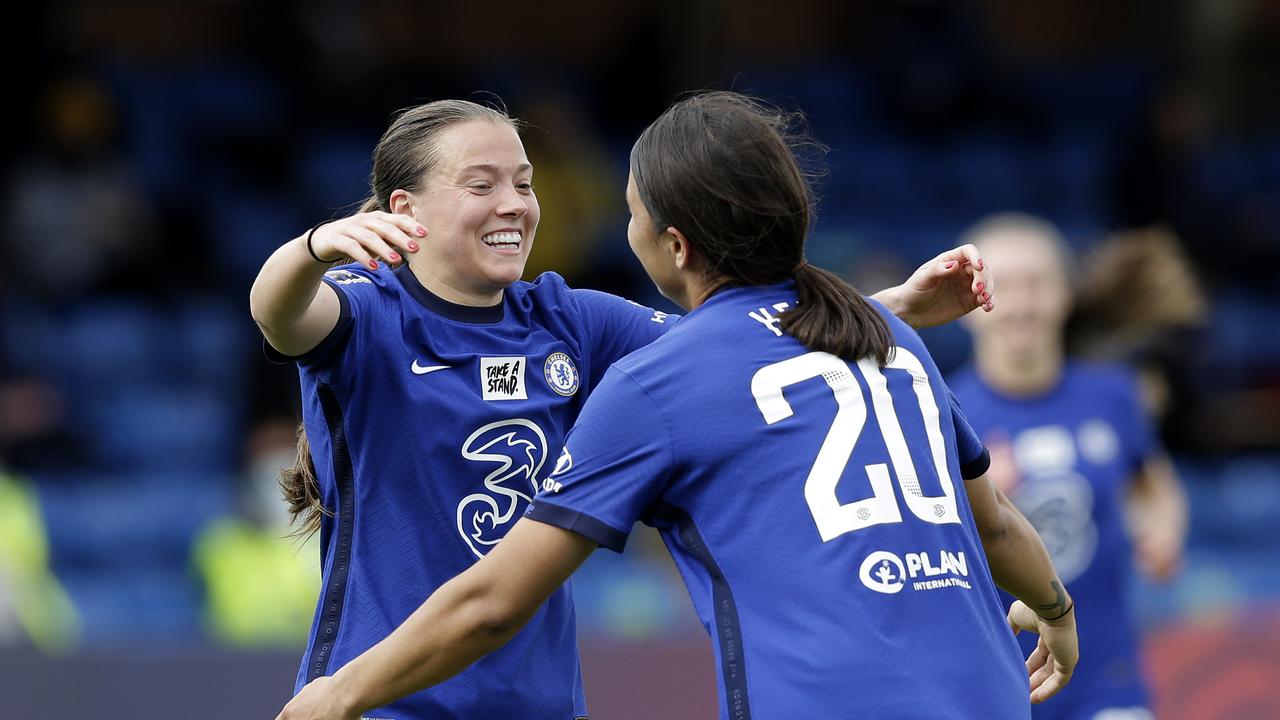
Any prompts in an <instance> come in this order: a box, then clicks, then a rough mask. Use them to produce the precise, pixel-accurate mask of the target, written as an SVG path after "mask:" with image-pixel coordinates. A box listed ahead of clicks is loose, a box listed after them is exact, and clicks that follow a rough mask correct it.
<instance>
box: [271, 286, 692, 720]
mask: <svg viewBox="0 0 1280 720" xmlns="http://www.w3.org/2000/svg"><path fill="white" fill-rule="evenodd" d="M324 281H325V282H326V283H328V284H329V285H330V286H331V287H333V288H334V289H335V290H336V291H337V292H338V298H339V300H340V303H341V312H340V320H339V322H338V325H337V326H336V327H335V328H334V330H333V331H332V332H331V333H330V334H329V336H328V337H327V338H326V339H325V340H324V341H322V342H321V343H320V344H319V345H318V346H317V347H316V348H315V349H314V350H312V351H311V352H309V353H307V354H306V355H305V356H303V357H301V358H295V360H297V363H298V366H299V374H300V376H301V384H302V397H303V421H304V423H305V425H306V431H307V436H308V438H309V439H310V442H311V452H312V457H313V459H314V460H315V465H316V472H317V476H318V479H319V483H320V489H321V494H322V498H323V500H324V504H325V507H326V508H329V509H330V510H332V511H333V514H332V515H331V516H326V517H324V519H323V521H322V524H321V531H320V544H321V552H322V572H323V578H322V580H323V584H322V589H321V594H320V599H319V603H318V607H317V609H316V617H315V622H314V626H313V629H312V633H311V638H310V641H309V642H308V644H307V650H306V654H305V655H304V656H303V661H302V666H301V669H300V670H299V672H298V677H297V684H296V687H295V692H296V691H297V690H300V689H301V688H302V686H303V685H305V684H306V683H307V682H309V681H311V680H313V679H315V678H316V677H319V676H321V675H331V674H333V673H334V672H335V671H336V670H337V669H338V668H340V667H341V666H342V665H344V664H345V663H347V662H349V661H350V660H351V659H353V658H354V657H356V656H357V655H359V654H360V653H362V652H363V651H364V650H366V649H367V648H369V647H370V646H372V645H373V644H375V643H376V642H378V641H379V640H381V639H382V638H384V637H386V636H387V635H388V634H390V633H391V631H392V630H394V629H395V628H396V627H397V626H399V625H400V624H401V623H402V622H403V621H404V620H405V618H407V617H408V616H409V614H410V613H412V612H413V610H415V609H416V608H417V607H418V606H419V605H420V604H421V603H422V601H423V600H424V599H425V598H426V597H428V596H429V595H430V594H431V593H432V592H433V591H434V590H435V589H436V588H437V587H439V586H440V585H442V584H444V583H445V582H446V581H448V580H449V579H450V578H452V577H454V576H455V575H457V574H459V573H461V572H463V571H464V570H466V569H467V568H468V567H470V566H471V565H472V564H473V563H474V562H476V561H477V560H478V559H479V558H480V557H482V556H483V555H484V554H485V553H487V552H488V551H489V549H490V548H492V547H493V546H494V545H495V544H496V543H497V541H498V540H499V539H501V538H502V537H503V536H504V535H505V534H506V532H507V530H509V529H510V527H511V526H512V525H513V524H514V523H515V521H516V520H517V519H519V517H520V516H521V515H522V513H523V511H524V509H525V507H526V506H527V505H528V503H529V500H530V498H532V497H533V495H534V493H535V491H536V487H537V483H538V480H539V478H541V477H543V476H545V475H546V474H548V473H549V472H550V470H551V467H552V465H554V462H555V458H556V456H557V455H558V453H559V451H560V448H561V445H562V442H563V438H564V435H565V433H566V432H567V430H568V428H569V427H570V426H571V425H572V424H573V421H574V419H575V418H576V417H577V415H578V412H579V410H580V409H581V407H582V404H583V401H584V398H585V397H586V395H587V393H588V391H590V390H591V388H592V387H594V386H595V385H596V384H597V383H598V382H599V380H600V378H601V377H602V376H603V374H604V372H605V370H606V369H607V368H608V367H609V365H610V364H611V363H612V362H613V361H614V360H616V359H618V358H620V357H622V356H623V355H625V354H627V353H628V352H630V351H632V350H634V349H635V348H637V347H640V346H642V345H644V344H647V343H649V342H650V341H652V340H653V339H654V338H656V337H658V336H659V335H661V334H662V333H663V332H664V331H665V330H666V329H667V328H668V327H669V326H670V323H672V322H673V321H674V320H675V318H674V317H669V316H667V315H666V314H665V313H661V312H655V311H654V310H652V309H650V308H645V307H641V306H639V305H635V304H633V303H630V302H628V301H625V300H622V299H621V298H617V297H614V296H612V295H608V294H605V293H599V292H594V291H590V290H572V289H569V288H568V287H566V286H565V283H564V281H563V279H561V278H560V277H559V276H558V275H555V274H554V273H547V274H544V275H542V276H541V277H539V278H538V280H537V281H536V282H533V283H526V282H518V283H515V284H514V285H512V286H511V287H509V288H507V290H506V292H505V293H504V299H503V301H502V303H501V304H500V305H498V306H495V307H491V308H476V307H467V306H461V305H455V304H452V303H448V302H446V301H444V300H442V299H441V298H438V297H436V296H435V295H433V294H431V293H430V292H428V291H427V290H426V289H425V288H424V287H422V285H421V284H420V283H419V282H418V281H417V279H416V278H415V277H414V276H413V274H412V273H411V272H410V271H409V270H408V269H407V268H404V267H402V268H400V269H399V270H395V271H392V270H389V269H386V268H384V269H381V270H378V271H370V270H368V269H365V268H362V267H361V266H358V265H348V266H344V267H341V268H337V269H335V270H332V271H330V272H328V273H327V274H326V275H325V278H324ZM585 714H586V711H585V702H584V700H583V693H582V682H581V678H580V669H579V661H578V650H577V642H576V636H575V628H574V614H573V603H572V598H571V592H570V589H569V588H568V586H565V587H563V588H561V589H559V590H557V591H556V593H555V594H554V595H553V596H552V597H551V598H550V600H549V601H548V602H547V603H546V604H545V605H544V606H543V607H542V608H540V609H539V610H538V613H537V615H535V616H534V618H533V620H532V621H531V622H530V623H529V625H528V626H527V627H526V628H524V629H523V630H522V631H521V632H520V633H519V634H517V635H516V636H515V638H514V639H512V641H511V642H510V643H508V644H507V645H506V646H504V647H503V648H502V649H500V650H498V651H497V652H495V653H493V654H491V655H489V656H488V657H486V658H484V659H482V660H480V661H479V662H477V663H475V664H474V665H472V666H471V667H470V668H468V669H466V670H464V671H463V672H462V673H461V674H459V675H458V676H456V677H455V678H453V679H451V680H449V681H447V682H445V683H443V684H441V685H439V686H436V687H434V688H430V689H428V690H426V691H423V692H420V693H417V694H415V695H412V696H410V697H408V698H405V699H403V700H400V701H397V702H396V703H393V704H391V705H389V706H387V707H384V708H381V709H378V710H376V711H373V712H370V713H368V717H371V718H391V719H393V720H409V719H421V720H427V719H428V718H441V717H469V718H517V717H519V718H539V719H541V718H552V719H554V718H563V719H564V720H571V719H572V718H575V717H578V716H583V715H585Z"/></svg>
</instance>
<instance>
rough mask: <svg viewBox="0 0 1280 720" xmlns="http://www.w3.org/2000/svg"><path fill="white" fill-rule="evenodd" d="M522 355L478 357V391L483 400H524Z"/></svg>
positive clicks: (523, 363) (525, 397)
mask: <svg viewBox="0 0 1280 720" xmlns="http://www.w3.org/2000/svg"><path fill="white" fill-rule="evenodd" d="M526 364H527V363H526V362H525V359H524V358H523V357H482V358H480V391H481V393H482V394H483V396H484V399H485V400H525V399H527V398H528V395H526V394H525V389H524V366H525V365H526Z"/></svg>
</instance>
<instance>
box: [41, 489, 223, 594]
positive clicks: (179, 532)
mask: <svg viewBox="0 0 1280 720" xmlns="http://www.w3.org/2000/svg"><path fill="white" fill-rule="evenodd" d="M36 487H37V493H38V497H39V499H40V507H41V510H42V512H43V514H44V518H45V524H46V529H47V532H48V534H49V545H50V550H51V553H52V558H53V564H54V567H55V569H57V570H58V571H59V572H61V571H62V570H70V571H75V570H78V569H95V568H96V569H102V570H104V571H106V570H108V569H119V570H123V569H129V568H156V567H160V568H164V567H169V568H179V567H185V566H186V565H187V561H188V560H187V558H188V555H189V551H190V547H191V543H192V541H193V538H194V537H195V534H196V533H197V532H198V531H199V529H200V528H201V527H202V526H203V525H204V524H205V523H206V522H208V520H209V519H211V518H213V517H216V516H218V515H220V514H224V513H227V512H230V511H231V509H232V504H233V500H232V498H233V494H234V492H235V487H234V485H233V481H232V480H231V479H230V478H228V477H227V476H224V475H217V474H202V473H181V472H177V473H152V474H143V475H133V476H128V475H83V476H70V477H66V476H64V477H40V478H37V483H36Z"/></svg>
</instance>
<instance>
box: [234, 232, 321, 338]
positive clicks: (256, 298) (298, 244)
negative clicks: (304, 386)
mask: <svg viewBox="0 0 1280 720" xmlns="http://www.w3.org/2000/svg"><path fill="white" fill-rule="evenodd" d="M330 267H331V266H330V265H326V264H321V263H319V262H316V260H315V258H313V257H311V254H310V253H309V252H307V240H306V236H299V237H296V238H294V239H293V240H290V241H289V242H287V243H285V244H284V245H282V246H280V248H278V249H277V250H276V251H275V252H274V253H272V254H271V257H269V258H267V262H266V263H265V264H263V266H262V270H260V271H259V272H258V277H257V278H256V279H255V280H254V281H253V287H252V288H251V289H250V290H249V312H250V313H251V314H252V315H253V320H254V322H256V323H257V324H258V328H259V329H260V330H261V331H262V335H263V337H265V338H266V339H267V342H269V343H271V347H273V348H275V349H276V350H279V351H280V352H281V353H283V354H285V355H302V354H303V353H306V352H307V351H308V350H311V349H312V348H314V347H315V346H316V345H318V344H319V343H320V341H321V340H323V339H324V338H325V336H326V335H328V334H329V332H330V331H331V330H333V327H334V325H337V324H338V313H339V308H340V306H339V304H338V294H337V293H336V292H334V290H333V288H331V287H329V286H328V285H326V284H325V283H322V282H320V278H322V277H324V274H325V271H327V270H328V269H329V268H330Z"/></svg>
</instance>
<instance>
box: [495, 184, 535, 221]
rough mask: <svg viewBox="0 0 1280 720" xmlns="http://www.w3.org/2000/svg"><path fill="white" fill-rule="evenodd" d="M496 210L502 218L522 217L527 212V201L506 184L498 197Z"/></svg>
mask: <svg viewBox="0 0 1280 720" xmlns="http://www.w3.org/2000/svg"><path fill="white" fill-rule="evenodd" d="M497 212H498V215H500V216H502V217H504V218H512V219H514V218H519V217H524V215H525V213H527V212H529V201H528V200H527V199H526V198H525V196H524V195H521V194H520V193H519V192H518V191H517V190H516V189H515V188H514V187H510V186H508V187H506V188H505V189H504V190H503V191H502V196H501V197H500V198H498V208H497Z"/></svg>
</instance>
